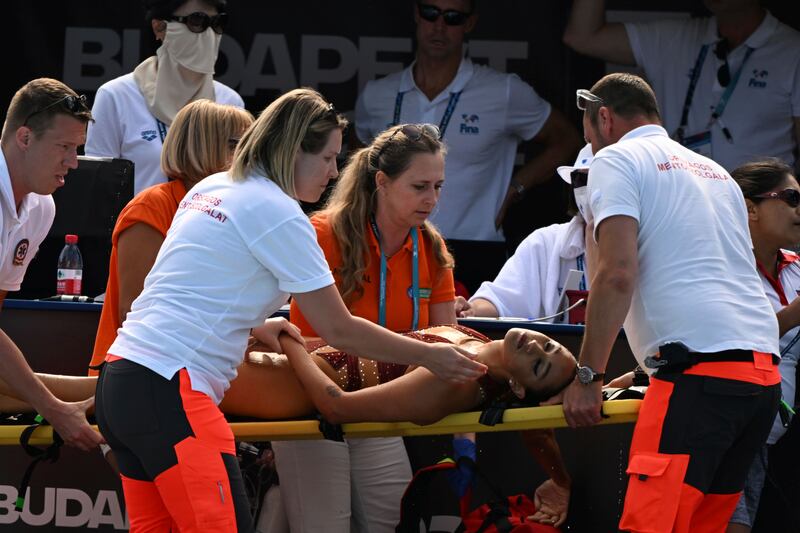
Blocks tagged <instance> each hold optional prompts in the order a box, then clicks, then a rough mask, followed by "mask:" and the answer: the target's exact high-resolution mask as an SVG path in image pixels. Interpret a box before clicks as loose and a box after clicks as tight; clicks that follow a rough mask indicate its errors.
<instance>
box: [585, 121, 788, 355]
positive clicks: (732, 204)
mask: <svg viewBox="0 0 800 533" xmlns="http://www.w3.org/2000/svg"><path fill="white" fill-rule="evenodd" d="M588 187H589V191H588V193H589V212H590V215H591V216H592V217H593V219H594V221H595V238H596V236H597V232H598V229H599V228H600V227H601V225H602V223H603V221H604V220H606V219H607V218H609V217H612V216H627V217H631V218H633V219H635V220H636V221H637V222H638V236H637V245H638V277H637V282H636V286H635V288H634V291H633V295H632V298H631V305H630V309H629V311H628V315H627V318H626V319H625V333H626V335H627V337H628V341H629V343H630V345H631V350H632V351H633V354H634V356H636V358H637V360H638V361H639V363H640V364H642V365H643V366H644V364H643V363H644V358H645V357H647V356H651V355H655V354H656V353H657V351H658V348H659V346H661V345H663V344H665V343H667V342H674V341H679V342H683V343H684V344H685V345H686V346H688V347H689V348H690V349H691V350H693V351H697V352H706V353H713V352H718V351H722V350H728V349H744V350H755V351H759V352H766V353H774V354H778V353H779V350H778V324H777V319H776V318H775V312H774V311H773V309H772V307H771V306H770V304H769V302H768V301H767V298H766V296H765V295H764V290H763V288H762V284H761V281H760V280H759V277H758V273H757V272H756V268H755V265H754V262H753V255H752V251H751V247H752V244H751V241H750V231H749V229H748V226H747V210H746V207H745V202H744V198H743V196H742V193H741V190H740V189H739V186H738V185H737V184H736V182H734V181H733V179H732V178H731V177H730V175H729V174H728V173H727V172H726V171H725V169H723V168H722V167H721V166H719V165H718V164H716V163H715V162H713V161H711V160H710V159H708V158H706V157H703V156H701V155H698V154H696V153H694V152H692V151H691V150H689V149H688V148H685V147H684V146H681V145H680V144H678V143H677V142H675V141H673V140H671V139H670V138H669V137H668V136H667V132H666V131H665V130H664V128H662V127H661V126H658V125H646V126H641V127H638V128H636V129H634V130H632V131H630V132H629V133H627V134H626V135H625V136H623V137H622V139H620V141H618V142H617V143H615V144H612V145H610V146H607V147H605V148H603V149H602V150H599V151H598V153H597V154H595V157H594V160H593V161H592V164H591V167H590V168H589V180H588Z"/></svg>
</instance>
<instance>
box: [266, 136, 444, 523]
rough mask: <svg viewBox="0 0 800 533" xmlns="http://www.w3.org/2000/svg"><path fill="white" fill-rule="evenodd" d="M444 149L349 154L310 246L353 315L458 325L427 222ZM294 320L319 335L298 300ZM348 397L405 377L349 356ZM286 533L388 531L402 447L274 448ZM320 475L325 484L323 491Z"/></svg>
mask: <svg viewBox="0 0 800 533" xmlns="http://www.w3.org/2000/svg"><path fill="white" fill-rule="evenodd" d="M444 158H445V148H444V145H443V144H442V142H441V141H440V140H439V130H438V128H437V127H436V126H434V125H432V124H405V125H401V126H396V127H392V128H390V129H388V130H386V131H384V132H383V133H381V134H380V135H378V136H377V138H376V139H375V140H374V141H373V142H372V144H371V145H370V146H368V147H366V148H363V149H361V150H359V151H358V152H356V153H355V154H354V155H353V156H352V157H351V159H350V161H349V163H348V165H347V166H346V167H345V168H344V170H343V171H342V177H341V178H340V179H339V181H338V184H337V186H336V189H335V190H334V192H333V194H332V196H331V197H330V199H329V201H328V202H327V205H326V207H325V208H324V209H323V210H322V211H321V212H319V213H317V214H315V215H314V216H313V217H312V220H311V222H312V224H313V225H314V228H315V229H316V231H317V240H318V242H319V244H320V246H321V248H322V250H323V251H324V252H325V258H326V259H327V261H328V264H329V265H330V268H331V270H332V271H333V273H334V277H335V279H336V287H337V289H338V290H339V292H340V293H341V295H342V299H343V300H344V302H345V303H346V304H347V306H348V308H349V310H350V312H352V313H353V314H354V315H356V316H360V317H363V318H366V319H367V320H369V321H371V322H374V323H377V324H379V325H381V326H383V327H386V328H388V329H390V330H393V331H407V330H415V329H417V328H425V327H428V326H429V325H433V324H455V322H456V316H455V312H454V311H453V301H454V298H455V289H454V285H453V270H452V268H453V258H452V256H451V255H450V253H449V252H448V251H447V248H446V247H445V245H444V240H443V238H442V236H441V235H440V234H439V232H438V231H437V230H436V228H435V227H434V226H433V225H432V224H431V223H430V222H428V220H427V219H428V217H429V216H430V214H431V212H432V211H433V210H434V209H435V207H436V204H437V201H438V199H439V191H440V190H441V187H442V184H443V183H444ZM290 320H291V321H292V323H293V324H295V325H297V326H298V327H299V328H300V331H301V332H302V334H303V335H304V336H307V337H316V336H318V332H317V331H316V330H315V329H314V328H313V327H312V325H311V324H309V322H308V321H307V320H306V317H305V316H304V314H303V313H302V311H301V309H300V307H299V306H298V305H297V302H293V303H292V308H291V316H290ZM341 363H343V364H341V365H339V367H341V368H337V371H340V372H346V371H347V369H348V368H350V367H353V366H354V365H355V366H356V367H357V368H358V369H359V371H358V372H357V373H353V374H352V375H351V379H350V381H351V382H352V383H350V385H351V388H352V389H355V388H360V387H361V386H372V385H377V384H378V383H381V382H384V381H388V380H389V379H392V378H395V377H397V376H400V375H402V374H403V372H404V369H403V367H402V366H400V365H395V364H388V363H377V362H375V361H373V360H370V359H359V358H353V359H352V360H351V361H349V362H345V361H344V360H342V361H341ZM273 450H274V451H275V461H276V465H277V469H278V474H279V475H280V480H281V483H280V490H281V497H282V499H283V502H284V509H285V510H286V512H287V518H288V520H289V524H290V526H291V529H292V531H322V530H325V531H340V532H343V533H346V532H349V531H370V532H381V531H387V532H388V531H394V528H395V526H396V525H397V523H398V521H399V519H400V499H401V498H402V495H403V491H404V490H405V488H406V486H407V485H408V482H409V481H410V479H411V467H410V464H409V461H408V455H407V453H406V449H405V446H404V444H403V440H402V439H401V438H399V437H394V438H374V439H345V441H344V442H333V441H313V442H312V441H291V442H289V441H287V442H274V443H273ZM320 476H322V477H324V478H325V479H326V480H327V481H326V483H319V479H320Z"/></svg>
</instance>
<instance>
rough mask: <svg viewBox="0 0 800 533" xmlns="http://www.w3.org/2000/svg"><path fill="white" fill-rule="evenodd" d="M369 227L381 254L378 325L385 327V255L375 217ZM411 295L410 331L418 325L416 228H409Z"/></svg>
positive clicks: (417, 247)
mask: <svg viewBox="0 0 800 533" xmlns="http://www.w3.org/2000/svg"><path fill="white" fill-rule="evenodd" d="M369 223H370V225H371V226H372V233H374V234H375V239H377V241H378V249H379V250H380V252H381V281H380V289H379V291H380V292H379V293H378V324H380V325H381V326H383V327H386V262H387V260H386V254H384V253H383V247H382V246H381V232H380V230H378V224H377V223H376V222H375V216H374V215H373V216H372V217H370V220H369ZM409 233H410V234H411V245H412V252H411V295H412V298H411V299H412V300H413V302H414V304H413V305H414V314H413V316H412V318H411V330H412V331H413V330H416V329H417V327H418V325H419V243H418V239H417V228H411V231H410V232H409Z"/></svg>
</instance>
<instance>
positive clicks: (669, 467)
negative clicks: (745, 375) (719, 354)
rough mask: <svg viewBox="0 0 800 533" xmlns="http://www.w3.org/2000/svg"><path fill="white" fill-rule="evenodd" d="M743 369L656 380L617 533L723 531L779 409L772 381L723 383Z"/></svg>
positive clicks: (634, 447) (721, 366) (642, 417)
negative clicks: (751, 465) (727, 372)
mask: <svg viewBox="0 0 800 533" xmlns="http://www.w3.org/2000/svg"><path fill="white" fill-rule="evenodd" d="M744 364H745V363H725V362H720V363H708V364H704V365H703V366H704V368H709V367H707V365H712V366H711V367H710V369H711V370H712V372H710V373H711V374H715V375H698V373H689V372H684V373H666V374H664V373H662V372H659V373H658V374H657V375H656V376H655V377H653V378H651V380H650V386H649V387H648V390H647V394H646V395H645V399H644V402H643V404H642V408H641V410H640V412H639V419H638V421H637V424H636V429H635V430H634V435H633V440H632V442H631V451H630V459H629V462H628V474H629V476H630V477H629V482H628V491H627V494H626V497H625V508H624V511H623V515H622V519H621V521H620V529H622V530H625V531H635V532H640V533H644V532H653V533H662V532H663V533H667V532H692V533H710V532H718V533H723V532H724V531H725V528H726V527H727V523H728V519H729V518H730V516H731V514H732V513H733V510H734V508H735V506H736V502H737V501H738V498H739V494H740V493H741V491H742V489H743V487H744V482H745V478H746V476H747V471H748V469H749V467H750V464H751V463H752V461H753V458H754V457H755V454H756V452H757V451H758V449H759V448H760V447H761V446H763V444H764V442H765V441H766V439H767V436H768V434H769V431H770V428H771V427H772V422H773V420H774V419H775V414H776V412H777V409H778V403H779V401H780V383H779V382H778V383H774V384H770V382H771V381H773V382H774V379H775V378H774V376H770V375H769V374H767V373H765V377H766V379H763V380H755V381H761V382H756V383H754V382H752V381H743V380H741V379H728V378H724V377H719V376H720V375H726V372H725V371H724V370H725V368H726V367H725V365H727V366H734V367H736V366H737V365H739V366H741V365H744ZM749 365H750V366H751V367H752V365H753V363H749ZM698 366H699V365H698ZM718 370H723V371H721V372H720V371H718ZM775 372H776V373H777V369H776V370H775ZM700 374H702V372H701V373H700ZM731 375H736V373H735V372H734V373H732V374H731ZM778 379H779V377H778Z"/></svg>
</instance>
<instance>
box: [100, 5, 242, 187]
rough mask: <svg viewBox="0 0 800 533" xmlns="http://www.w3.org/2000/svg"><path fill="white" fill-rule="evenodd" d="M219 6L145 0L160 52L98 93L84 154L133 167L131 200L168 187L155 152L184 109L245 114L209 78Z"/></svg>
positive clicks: (237, 100) (222, 16)
mask: <svg viewBox="0 0 800 533" xmlns="http://www.w3.org/2000/svg"><path fill="white" fill-rule="evenodd" d="M225 6H226V1H225V0H144V7H145V10H146V16H145V18H146V20H147V21H148V22H149V23H150V25H151V27H152V28H153V33H154V34H155V37H156V39H157V40H159V41H162V45H161V46H160V47H159V49H158V50H157V52H156V55H154V56H150V57H148V58H147V59H145V60H144V61H142V62H141V63H140V64H139V65H138V66H137V67H136V68H135V69H134V71H133V72H131V73H129V74H125V75H124V76H120V77H118V78H115V79H113V80H111V81H109V82H107V83H105V84H103V85H102V86H101V87H100V88H99V89H98V91H97V95H96V96H95V100H94V105H93V107H92V113H93V115H94V116H95V122H94V123H93V124H92V125H91V126H90V127H89V131H88V132H87V137H86V148H85V151H86V155H90V156H98V157H120V158H124V159H130V160H131V161H133V162H134V163H135V165H136V171H135V178H134V192H135V193H136V194H138V193H139V192H140V191H142V190H143V189H145V188H147V187H150V186H152V185H157V184H159V183H165V182H166V181H167V177H166V176H165V175H164V174H163V173H162V172H161V168H160V162H161V147H162V145H163V142H164V137H165V136H166V134H167V129H168V128H169V126H170V124H171V123H172V120H173V119H174V118H175V115H176V114H177V113H178V111H180V109H181V108H182V107H183V106H185V105H186V104H188V103H189V102H193V101H195V100H199V99H201V98H206V99H209V100H212V101H216V102H217V103H219V104H227V105H234V106H237V107H244V102H243V101H242V98H241V96H239V95H238V94H237V93H236V91H234V90H233V89H231V88H230V87H228V86H226V85H223V84H222V83H219V82H217V81H214V79H213V76H214V64H215V63H216V61H217V53H218V51H219V43H220V39H221V37H222V33H223V31H224V29H225V25H226V22H227V14H226V13H225Z"/></svg>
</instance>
